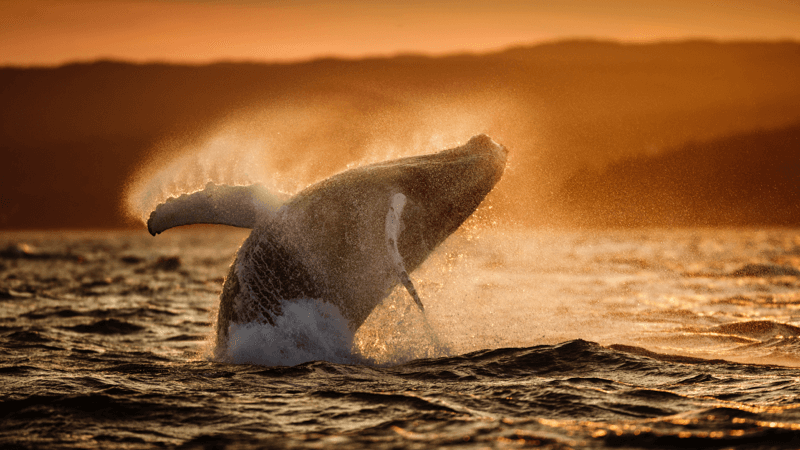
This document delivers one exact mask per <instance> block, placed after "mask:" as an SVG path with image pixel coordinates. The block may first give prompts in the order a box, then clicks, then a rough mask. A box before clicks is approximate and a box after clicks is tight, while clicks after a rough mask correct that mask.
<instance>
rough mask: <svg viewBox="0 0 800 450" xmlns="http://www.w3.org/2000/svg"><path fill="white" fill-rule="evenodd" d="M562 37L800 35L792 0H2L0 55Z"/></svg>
mask: <svg viewBox="0 0 800 450" xmlns="http://www.w3.org/2000/svg"><path fill="white" fill-rule="evenodd" d="M565 38H599V39H613V40H622V41H636V42H641V41H656V40H675V39H686V38H712V39H724V40H742V39H759V40H780V39H798V38H800V4H799V3H797V2H792V1H778V0H772V1H759V2H752V1H744V0H732V1H726V2H716V1H708V0H701V1H686V0H656V1H652V0H651V1H633V0H611V1H590V0H567V1H558V2H543V1H516V0H501V1H492V2H486V1H474V0H466V1H450V0H448V1H438V2H428V1H419V0H411V1H402V2H399V1H390V2H384V1H381V2H373V1H353V0H351V1H343V2H322V1H293V2H282V1H241V2H233V1H117V0H111V1H100V0H82V1H74V0H73V1H69V0H68V1H60V0H59V1H46V0H22V1H16V0H10V1H8V0H3V1H2V2H0V64H2V65H53V64H63V63H66V62H72V61H88V60H94V59H98V58H110V59H118V60H125V61H137V62H143V61H166V62H173V63H207V62H212V61H219V60H249V61H278V60H281V61H286V60H299V59H309V58H316V57H320V56H339V57H348V58H360V57H364V56H376V55H381V56H385V55H393V54H397V53H405V52H412V53H424V54H436V55H441V54H447V53H453V52H485V51H489V50H498V49H502V48H505V47H508V46H510V45H518V44H533V43H537V42H542V41H553V40H559V39H565Z"/></svg>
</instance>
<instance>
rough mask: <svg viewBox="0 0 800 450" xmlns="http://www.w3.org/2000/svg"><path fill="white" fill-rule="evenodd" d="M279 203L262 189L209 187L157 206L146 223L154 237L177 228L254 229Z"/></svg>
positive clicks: (253, 187) (268, 192)
mask: <svg viewBox="0 0 800 450" xmlns="http://www.w3.org/2000/svg"><path fill="white" fill-rule="evenodd" d="M281 203H282V201H281V200H280V199H279V198H278V197H277V196H276V195H275V194H273V193H272V192H270V191H268V190H267V189H266V188H265V187H264V186H261V185H258V184H254V185H251V186H225V185H215V184H213V183H208V184H207V185H206V187H205V188H204V189H203V190H201V191H197V192H194V193H192V194H183V195H181V196H180V197H173V198H170V199H168V200H167V201H166V202H164V203H162V204H160V205H158V206H157V207H156V209H155V211H153V212H152V213H150V218H149V219H148V220H147V231H149V232H150V234H152V235H153V236H155V235H156V234H158V233H161V232H162V231H164V230H168V229H170V228H173V227H177V226H180V225H191V224H197V223H208V224H219V225H231V226H234V227H242V228H253V227H254V226H255V224H256V223H257V221H258V220H259V218H260V217H263V215H265V214H270V213H274V212H275V211H277V210H278V208H279V207H280V205H281Z"/></svg>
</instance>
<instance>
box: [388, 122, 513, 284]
mask: <svg viewBox="0 0 800 450" xmlns="http://www.w3.org/2000/svg"><path fill="white" fill-rule="evenodd" d="M507 158H508V150H507V149H506V148H505V147H504V146H502V145H500V144H497V143H496V142H494V141H493V140H492V139H491V138H490V137H489V136H486V135H485V134H481V135H478V136H475V137H473V138H472V139H470V140H469V141H468V142H467V143H466V144H464V145H462V146H461V147H456V148H453V149H449V150H443V151H440V152H438V153H434V154H430V155H423V156H415V157H411V158H404V159H400V160H397V161H393V162H391V163H388V164H386V166H385V167H391V169H392V170H394V171H396V172H395V173H396V174H397V187H398V190H399V192H401V193H403V194H404V195H405V196H406V197H407V198H408V206H406V208H405V209H404V211H403V224H404V228H406V231H405V232H404V233H402V234H401V236H400V240H399V245H400V252H401V253H402V254H403V256H404V257H405V258H406V262H407V265H409V266H411V267H410V268H409V269H410V270H413V267H416V266H417V265H418V264H420V263H421V262H422V261H423V260H424V259H425V258H426V257H427V255H428V253H429V252H430V251H431V250H432V249H433V248H435V247H436V246H438V245H439V244H440V243H441V242H442V241H444V240H445V239H446V238H447V236H449V235H450V234H452V233H453V232H454V231H456V229H458V227H459V226H460V225H461V224H462V223H463V222H464V221H465V220H466V219H467V218H468V217H469V216H470V215H471V214H472V213H473V212H474V211H475V210H476V209H477V208H478V206H479V205H480V204H481V202H482V201H483V199H484V197H486V195H487V194H488V193H489V192H490V191H491V190H492V188H494V186H495V184H497V182H498V181H500V178H501V177H502V175H503V171H504V169H505V166H506V161H507Z"/></svg>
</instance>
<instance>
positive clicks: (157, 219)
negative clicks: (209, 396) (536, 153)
mask: <svg viewBox="0 0 800 450" xmlns="http://www.w3.org/2000/svg"><path fill="white" fill-rule="evenodd" d="M507 155H508V151H507V150H506V148H505V147H503V146H502V145H499V144H497V143H495V142H494V141H493V140H492V139H491V138H489V137H488V136H486V135H483V134H482V135H478V136H475V137H473V138H472V139H470V140H469V141H468V142H467V143H466V144H465V145H463V146H460V147H456V148H452V149H448V150H443V151H440V152H438V153H433V154H428V155H422V156H412V157H405V158H401V159H397V160H393V161H388V162H381V163H376V164H371V165H367V166H363V167H358V168H355V169H351V170H347V171H345V172H342V173H339V174H337V175H334V176H332V177H330V178H327V179H325V180H323V181H321V182H318V183H316V184H313V185H311V186H309V187H308V188H306V189H304V190H302V191H301V192H299V193H298V194H296V195H295V196H294V197H292V198H290V199H289V200H288V201H286V202H285V203H280V202H279V201H277V200H276V199H275V198H274V197H273V196H271V195H270V193H269V192H268V191H267V190H266V189H265V188H263V187H262V186H260V185H252V186H217V185H213V184H209V185H207V186H206V188H205V189H203V190H201V191H198V192H195V193H192V194H184V195H182V196H180V197H177V198H171V199H169V200H168V201H166V202H165V203H162V204H161V205H158V206H157V207H156V208H155V210H154V211H153V212H152V213H151V215H150V218H149V220H148V222H147V227H148V231H149V232H150V233H151V234H152V235H153V236H155V235H156V234H158V233H161V232H163V231H165V230H167V229H169V228H172V227H175V226H179V225H187V224H195V223H211V224H224V225H232V226H237V227H244V228H251V229H252V230H253V231H252V232H251V233H250V235H249V236H248V237H247V239H246V240H245V241H244V243H243V244H242V246H241V247H240V248H239V250H238V251H237V253H236V256H235V259H234V262H233V264H232V265H231V267H230V271H229V273H228V276H227V277H226V279H225V282H224V284H223V288H222V293H221V295H220V306H219V314H218V317H217V349H218V351H222V352H224V351H225V350H224V349H225V348H227V342H228V333H229V327H230V325H231V324H234V323H248V322H252V321H261V322H262V323H270V324H272V325H275V319H276V317H278V316H280V315H281V314H282V309H281V302H282V301H291V300H292V299H300V298H310V299H320V300H324V301H328V302H330V303H332V304H333V305H335V306H336V307H337V308H338V309H339V311H340V312H341V314H342V316H343V317H344V318H345V319H346V320H347V322H348V327H349V329H350V331H351V332H355V331H356V330H357V329H358V328H359V327H360V326H361V324H362V323H364V321H365V320H366V319H367V316H369V314H370V313H371V312H372V310H373V309H374V308H375V307H376V306H377V305H378V304H380V302H381V301H382V300H383V299H384V298H385V297H386V296H387V295H388V294H389V292H390V291H391V289H392V288H393V287H394V286H396V285H397V283H398V282H399V283H401V284H402V285H403V286H404V287H405V288H406V290H407V291H408V293H409V295H410V296H411V298H412V299H413V300H414V302H415V303H416V304H417V305H418V307H419V308H420V310H423V308H424V307H423V303H422V300H421V299H420V297H419V295H418V293H417V290H416V289H415V287H414V284H413V283H412V281H411V278H410V276H409V273H411V272H413V271H414V269H416V268H417V267H419V265H420V264H422V262H423V261H424V260H425V259H426V258H427V257H428V255H429V254H430V253H431V252H432V251H433V250H434V249H435V248H436V247H437V246H438V245H439V244H441V243H442V242H443V241H444V240H445V238H447V236H449V235H450V234H451V233H453V232H454V231H455V230H456V229H457V228H458V227H459V226H460V225H461V224H462V223H463V222H464V221H465V220H466V219H467V218H468V217H469V216H470V215H471V214H472V213H473V211H475V209H476V208H477V207H478V205H479V204H480V203H481V202H482V201H483V199H484V197H485V196H486V195H487V194H488V193H489V192H490V191H491V190H492V188H493V187H494V185H495V184H496V183H497V182H498V181H499V180H500V177H501V176H502V174H503V170H504V169H505V165H506V158H507Z"/></svg>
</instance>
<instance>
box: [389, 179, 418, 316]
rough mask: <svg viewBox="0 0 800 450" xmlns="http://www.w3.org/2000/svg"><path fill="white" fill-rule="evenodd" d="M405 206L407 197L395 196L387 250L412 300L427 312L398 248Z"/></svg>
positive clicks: (392, 202) (391, 210)
mask: <svg viewBox="0 0 800 450" xmlns="http://www.w3.org/2000/svg"><path fill="white" fill-rule="evenodd" d="M405 205H406V196H405V195H403V194H400V193H398V194H394V195H393V196H392V198H391V199H390V203H389V212H388V213H386V249H387V251H388V254H389V261H390V263H391V264H392V267H393V268H394V271H395V273H396V274H397V278H399V279H400V282H401V283H403V286H405V287H406V290H408V293H409V294H410V295H411V298H413V299H414V301H415V302H416V303H417V306H419V309H420V311H425V307H424V306H422V300H420V299H419V295H418V294H417V289H416V288H414V283H412V282H411V277H409V276H408V272H407V271H406V267H405V264H404V263H403V257H402V255H400V250H399V249H398V248H397V239H398V238H399V237H400V232H402V228H403V223H402V221H401V215H402V213H403V207H405Z"/></svg>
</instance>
